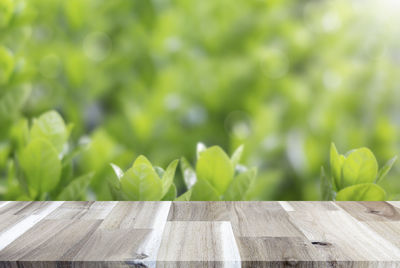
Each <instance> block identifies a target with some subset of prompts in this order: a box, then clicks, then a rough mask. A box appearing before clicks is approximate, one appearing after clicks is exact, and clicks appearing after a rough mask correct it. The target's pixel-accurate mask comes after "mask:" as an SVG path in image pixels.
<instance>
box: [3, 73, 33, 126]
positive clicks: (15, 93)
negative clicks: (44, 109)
mask: <svg viewBox="0 0 400 268" xmlns="http://www.w3.org/2000/svg"><path fill="white" fill-rule="evenodd" d="M0 72H1V71H0ZM30 93H31V87H30V86H26V85H23V86H19V87H15V88H12V89H11V90H9V91H7V92H6V93H5V94H4V95H3V96H2V97H1V98H0V121H1V120H10V119H13V118H14V117H15V116H16V115H17V114H18V113H19V112H20V110H21V109H22V107H23V105H24V104H25V102H26V101H27V100H28V98H29V95H30Z"/></svg>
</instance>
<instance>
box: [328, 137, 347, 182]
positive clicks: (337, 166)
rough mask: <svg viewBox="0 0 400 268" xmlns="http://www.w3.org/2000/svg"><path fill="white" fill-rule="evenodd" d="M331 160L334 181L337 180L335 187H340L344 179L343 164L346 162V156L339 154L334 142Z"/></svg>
mask: <svg viewBox="0 0 400 268" xmlns="http://www.w3.org/2000/svg"><path fill="white" fill-rule="evenodd" d="M330 162H331V163H330V164H331V174H332V177H333V181H334V182H335V188H336V189H339V187H340V185H341V180H342V165H343V162H344V158H342V157H341V155H339V153H338V151H337V149H336V146H335V144H334V143H332V144H331V154H330Z"/></svg>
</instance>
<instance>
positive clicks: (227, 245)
mask: <svg viewBox="0 0 400 268" xmlns="http://www.w3.org/2000/svg"><path fill="white" fill-rule="evenodd" d="M157 261H158V263H157V264H158V265H160V266H161V267H164V266H167V267H169V266H171V267H173V266H178V265H180V264H182V263H185V264H186V265H189V264H190V265H196V263H203V264H209V265H212V266H214V265H216V264H217V263H220V264H221V263H223V264H224V265H226V266H227V267H238V266H240V254H239V250H238V248H237V245H236V241H235V237H234V235H233V231H232V227H231V224H230V222H226V221H213V222H207V221H169V222H167V224H166V227H165V231H164V235H163V239H162V242H161V246H160V250H159V254H158V258H157Z"/></svg>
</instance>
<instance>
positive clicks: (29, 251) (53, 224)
mask: <svg viewBox="0 0 400 268" xmlns="http://www.w3.org/2000/svg"><path fill="white" fill-rule="evenodd" d="M100 223H101V220H43V221H41V222H39V223H38V224H36V225H35V226H33V227H32V228H31V229H30V230H29V231H27V232H26V233H24V234H23V235H21V236H20V237H19V238H18V239H16V240H15V241H14V242H12V243H11V244H9V245H8V246H7V247H6V248H4V249H3V250H2V251H0V260H7V261H43V260H46V261H62V260H72V259H73V257H74V256H75V255H76V254H77V252H78V251H79V250H80V249H81V247H82V246H83V245H84V244H85V242H86V241H87V240H88V239H89V237H90V236H91V234H92V233H93V232H94V231H95V230H96V229H97V227H98V226H99V225H100ZM38 234H40V235H38Z"/></svg>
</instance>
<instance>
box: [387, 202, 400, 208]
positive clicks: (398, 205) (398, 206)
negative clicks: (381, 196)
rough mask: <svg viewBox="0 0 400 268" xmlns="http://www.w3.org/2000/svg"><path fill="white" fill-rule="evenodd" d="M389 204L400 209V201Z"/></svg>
mask: <svg viewBox="0 0 400 268" xmlns="http://www.w3.org/2000/svg"><path fill="white" fill-rule="evenodd" d="M388 203H389V204H391V205H392V206H394V207H396V208H400V201H389V202H388Z"/></svg>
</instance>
